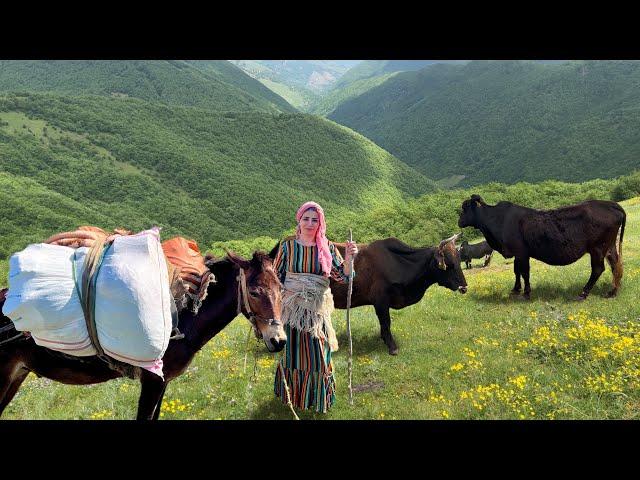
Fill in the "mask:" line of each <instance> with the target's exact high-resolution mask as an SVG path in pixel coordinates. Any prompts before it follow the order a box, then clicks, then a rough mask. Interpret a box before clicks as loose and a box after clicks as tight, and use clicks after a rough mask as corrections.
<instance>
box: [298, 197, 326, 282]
mask: <svg viewBox="0 0 640 480" xmlns="http://www.w3.org/2000/svg"><path fill="white" fill-rule="evenodd" d="M310 208H315V209H316V211H317V212H318V230H316V246H317V247H318V260H319V261H320V266H321V267H322V273H323V275H324V276H325V277H328V276H329V274H330V273H331V261H332V258H331V251H330V250H329V240H327V236H326V232H327V224H326V222H325V220H324V210H322V207H321V206H320V205H318V204H317V203H316V202H305V203H303V204H302V206H301V207H300V208H299V209H298V211H297V212H296V221H297V222H298V228H297V229H296V238H297V239H298V240H300V219H301V218H302V215H303V214H304V212H306V211H307V210H309V209H310Z"/></svg>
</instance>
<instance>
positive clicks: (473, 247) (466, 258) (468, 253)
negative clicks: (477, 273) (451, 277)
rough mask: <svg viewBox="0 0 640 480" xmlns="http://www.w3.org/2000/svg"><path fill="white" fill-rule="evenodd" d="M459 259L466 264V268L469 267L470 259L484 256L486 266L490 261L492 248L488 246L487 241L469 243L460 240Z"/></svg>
mask: <svg viewBox="0 0 640 480" xmlns="http://www.w3.org/2000/svg"><path fill="white" fill-rule="evenodd" d="M458 253H460V260H462V261H463V262H464V263H466V264H467V268H471V259H473V258H482V257H485V258H484V265H483V267H486V266H487V265H489V262H491V255H493V248H491V247H490V246H489V244H488V243H487V241H486V240H485V241H484V242H480V243H474V244H469V242H467V241H466V240H465V241H464V242H462V245H461V246H460V250H458Z"/></svg>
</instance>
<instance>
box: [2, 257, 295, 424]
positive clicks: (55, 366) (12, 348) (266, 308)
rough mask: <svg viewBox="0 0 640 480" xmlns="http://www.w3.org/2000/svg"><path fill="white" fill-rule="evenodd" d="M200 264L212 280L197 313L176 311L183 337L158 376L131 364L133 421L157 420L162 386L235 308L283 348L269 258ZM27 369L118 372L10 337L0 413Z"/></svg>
mask: <svg viewBox="0 0 640 480" xmlns="http://www.w3.org/2000/svg"><path fill="white" fill-rule="evenodd" d="M206 265H207V267H208V268H209V269H210V270H211V272H213V274H214V275H215V278H216V282H215V283H214V282H212V283H211V284H210V285H209V289H208V293H207V298H206V299H205V300H204V301H203V303H202V306H201V307H200V309H199V312H198V314H196V315H194V314H193V313H191V312H190V311H188V309H185V310H184V311H183V312H182V313H181V314H180V330H181V331H182V333H183V334H184V338H183V339H181V340H172V341H170V342H169V346H168V348H167V350H166V352H165V354H164V356H163V357H162V360H163V363H164V368H163V370H164V376H165V377H164V380H162V379H161V378H160V377H159V376H157V375H155V374H153V373H151V372H149V371H147V370H143V369H140V368H137V373H138V374H139V378H140V383H141V386H142V388H141V392H140V398H139V400H138V415H137V418H138V420H157V419H158V415H159V413H160V404H161V402H162V397H163V396H164V392H165V390H166V388H167V384H168V383H169V382H170V381H171V380H173V379H174V378H176V377H178V376H179V375H181V374H182V373H183V372H184V371H185V370H186V368H187V367H188V366H189V364H190V363H191V361H192V360H193V357H194V355H195V354H196V353H197V352H198V351H199V350H200V349H201V348H202V347H203V346H204V345H205V344H206V343H207V342H208V341H209V340H211V338H213V337H214V336H215V335H216V334H217V333H218V332H219V331H220V330H222V329H223V328H224V327H225V326H226V325H227V324H229V323H230V322H231V321H232V320H233V319H234V318H235V317H236V316H237V315H238V313H239V312H240V311H242V313H243V314H244V315H245V316H246V317H247V318H249V320H250V321H251V323H252V324H253V328H254V333H255V335H256V337H258V338H260V335H261V336H262V339H263V340H264V343H265V345H266V346H267V349H268V350H269V351H270V352H278V351H280V350H282V349H283V348H284V345H285V343H286V341H287V337H286V334H285V333H284V329H283V328H282V322H281V321H280V310H281V293H280V288H281V285H280V281H279V279H278V277H277V276H276V273H275V271H274V270H273V265H272V262H271V259H270V258H269V257H268V256H267V255H266V254H264V253H262V252H255V253H254V254H253V258H252V259H251V260H245V259H243V258H241V257H239V256H237V255H235V254H233V253H231V252H228V254H227V257H226V258H224V259H222V260H214V259H212V258H209V257H208V258H207V261H206ZM243 283H244V285H243ZM0 298H1V296H0ZM3 304H4V300H0V309H1V308H2V305H3ZM9 322H10V320H9V319H8V318H7V317H4V316H2V315H0V326H2V325H6V324H8V323H9ZM11 334H12V335H15V334H16V332H15V331H14V332H12V333H11ZM29 372H34V373H35V374H36V375H38V376H42V377H46V378H50V379H51V380H55V381H58V382H62V383H66V384H70V385H87V384H93V383H102V382H106V381H108V380H112V379H114V378H118V377H121V376H122V374H120V373H119V372H117V371H114V370H112V369H110V368H109V367H108V366H107V364H106V363H104V362H103V361H102V360H100V359H99V358H98V357H95V356H92V357H71V356H69V355H64V354H60V353H58V352H54V351H52V350H49V349H47V348H44V347H41V346H38V345H36V344H35V343H34V341H33V339H32V338H24V337H23V338H20V339H17V340H12V341H10V342H8V343H6V344H4V345H2V346H0V415H2V412H3V411H4V409H5V407H6V406H7V405H8V404H9V402H11V400H12V399H13V397H14V396H15V394H16V392H17V391H18V389H19V388H20V385H21V384H22V382H23V381H24V379H25V378H26V376H27V375H28V374H29Z"/></svg>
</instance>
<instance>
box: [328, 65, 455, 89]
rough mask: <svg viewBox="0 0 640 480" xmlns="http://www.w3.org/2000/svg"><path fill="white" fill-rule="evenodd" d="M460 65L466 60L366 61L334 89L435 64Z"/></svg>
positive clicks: (352, 69)
mask: <svg viewBox="0 0 640 480" xmlns="http://www.w3.org/2000/svg"><path fill="white" fill-rule="evenodd" d="M440 63H444V64H460V63H466V61H465V60H364V61H363V62H360V63H359V64H357V65H356V66H354V67H353V68H351V69H350V70H349V71H348V72H346V73H345V74H344V75H342V77H340V79H339V80H338V81H337V82H336V83H335V85H334V89H341V88H344V87H346V86H347V85H349V84H351V83H353V82H356V81H358V80H362V79H365V78H373V77H378V76H380V75H388V74H389V73H396V72H410V71H414V70H421V69H423V68H425V67H429V66H431V65H435V64H440Z"/></svg>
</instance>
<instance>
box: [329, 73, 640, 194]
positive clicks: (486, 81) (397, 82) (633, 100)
mask: <svg viewBox="0 0 640 480" xmlns="http://www.w3.org/2000/svg"><path fill="white" fill-rule="evenodd" d="M329 118H330V119H332V120H334V121H336V122H338V123H340V124H343V125H346V126H348V127H350V128H353V129H354V130H356V131H358V132H360V133H362V134H363V135H365V136H366V137H367V138H370V139H372V140H373V141H374V142H376V143H377V144H378V145H380V146H381V147H383V148H385V149H386V150H388V151H389V152H391V153H392V154H394V155H396V156H397V157H398V158H400V159H401V160H403V161H405V162H407V163H408V164H409V165H411V166H414V167H415V168H417V169H419V170H421V171H422V172H423V173H425V174H426V175H428V176H429V177H430V178H434V179H442V178H447V177H452V176H456V175H458V176H464V178H463V180H462V181H461V183H460V184H461V185H474V184H480V183H485V182H489V181H500V182H506V183H514V182H517V181H530V182H537V181H542V180H545V179H558V180H564V181H583V180H587V179H591V178H598V177H600V178H610V177H614V176H617V175H621V174H625V173H628V172H629V171H631V170H632V169H633V168H637V167H638V166H640V136H639V135H638V134H637V132H638V131H639V130H640V62H634V61H607V62H603V61H588V62H569V63H564V64H547V65H544V64H540V63H539V62H538V63H536V62H515V61H514V62H505V61H495V62H471V63H469V64H467V65H463V66H460V65H433V66H431V67H429V68H426V69H423V70H420V71H417V72H404V73H399V74H397V75H395V76H394V77H393V78H391V79H389V80H387V81H386V82H384V83H383V84H381V85H379V86H378V87H374V88H372V89H370V90H369V91H367V92H365V93H363V94H362V95H360V96H358V97H356V98H354V99H351V100H348V101H346V102H344V103H342V104H341V105H339V106H338V107H337V108H336V109H335V110H334V111H333V113H331V114H330V115H329Z"/></svg>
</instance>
